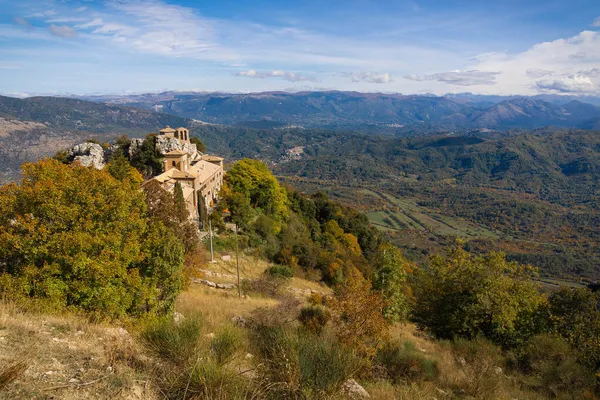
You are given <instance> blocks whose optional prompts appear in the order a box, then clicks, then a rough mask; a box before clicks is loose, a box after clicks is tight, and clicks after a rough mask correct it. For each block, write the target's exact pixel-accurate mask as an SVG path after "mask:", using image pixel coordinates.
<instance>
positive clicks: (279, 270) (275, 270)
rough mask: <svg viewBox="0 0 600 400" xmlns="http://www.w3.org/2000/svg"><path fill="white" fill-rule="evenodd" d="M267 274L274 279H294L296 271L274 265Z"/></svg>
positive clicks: (268, 269) (267, 270) (266, 271)
mask: <svg viewBox="0 0 600 400" xmlns="http://www.w3.org/2000/svg"><path fill="white" fill-rule="evenodd" d="M265 273H266V274H267V275H269V276H271V277H273V278H283V279H287V278H293V277H294V271H293V270H292V269H291V268H290V267H288V266H285V265H273V266H271V267H269V268H267V269H266V270H265Z"/></svg>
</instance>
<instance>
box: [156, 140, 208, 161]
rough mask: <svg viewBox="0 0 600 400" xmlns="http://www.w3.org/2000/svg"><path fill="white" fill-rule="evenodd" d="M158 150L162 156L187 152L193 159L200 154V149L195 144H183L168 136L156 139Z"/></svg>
mask: <svg viewBox="0 0 600 400" xmlns="http://www.w3.org/2000/svg"><path fill="white" fill-rule="evenodd" d="M156 150H157V151H158V152H159V153H160V154H167V153H168V152H170V151H173V150H180V151H185V152H186V153H188V154H189V155H190V156H191V157H192V159H193V158H194V157H195V156H196V154H198V149H197V148H196V145H195V144H193V143H187V142H183V141H181V140H179V139H176V138H169V137H166V136H162V135H160V136H157V137H156Z"/></svg>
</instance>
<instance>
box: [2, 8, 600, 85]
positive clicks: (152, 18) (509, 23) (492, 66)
mask: <svg viewBox="0 0 600 400" xmlns="http://www.w3.org/2000/svg"><path fill="white" fill-rule="evenodd" d="M0 9H1V10H2V13H1V14H0V93H2V94H5V95H12V96H26V95H32V94H47V95H64V94H79V95H83V94H132V93H148V92H158V91H166V90H177V91H209V92H213V91H221V92H232V93H238V92H260V91H272V90H285V91H303V90H348V91H360V92H385V93H405V94H425V93H434V94H439V95H440V94H446V93H463V92H471V93H478V94H497V95H516V94H520V95H535V94H541V93H555V94H575V95H595V96H598V95H600V1H598V0H569V1H566V0H561V1H556V0H518V1H517V0H495V1H485V0H476V1H475V0H473V1H468V0H463V1H449V0H448V1H445V0H423V1H421V0H414V1H402V0H396V1H393V0H343V1H341V0H301V1H297V0H296V1H288V0H254V1H250V0H93V1H90V0H87V1H86V0H73V1H71V0H19V1H16V0H0Z"/></svg>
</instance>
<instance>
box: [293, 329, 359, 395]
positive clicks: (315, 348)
mask: <svg viewBox="0 0 600 400" xmlns="http://www.w3.org/2000/svg"><path fill="white" fill-rule="evenodd" d="M298 361H299V368H300V384H301V389H302V392H303V393H305V394H306V395H307V397H308V398H319V397H325V396H327V395H331V394H334V393H336V392H338V391H339V389H340V387H341V385H342V384H343V383H344V382H345V381H346V380H347V379H348V378H350V377H351V376H352V374H354V373H355V372H356V371H357V370H358V368H359V366H360V359H359V358H358V357H357V356H356V355H355V352H354V351H352V350H351V349H348V348H346V347H344V346H342V345H341V344H340V343H339V342H338V341H337V340H336V339H335V338H332V337H323V336H315V335H312V334H301V333H300V334H299V338H298Z"/></svg>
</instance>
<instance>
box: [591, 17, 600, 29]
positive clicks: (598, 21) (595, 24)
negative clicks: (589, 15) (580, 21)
mask: <svg viewBox="0 0 600 400" xmlns="http://www.w3.org/2000/svg"><path fill="white" fill-rule="evenodd" d="M592 26H597V27H600V17H597V18H596V19H595V20H594V22H592Z"/></svg>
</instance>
